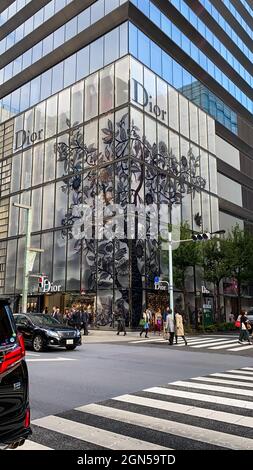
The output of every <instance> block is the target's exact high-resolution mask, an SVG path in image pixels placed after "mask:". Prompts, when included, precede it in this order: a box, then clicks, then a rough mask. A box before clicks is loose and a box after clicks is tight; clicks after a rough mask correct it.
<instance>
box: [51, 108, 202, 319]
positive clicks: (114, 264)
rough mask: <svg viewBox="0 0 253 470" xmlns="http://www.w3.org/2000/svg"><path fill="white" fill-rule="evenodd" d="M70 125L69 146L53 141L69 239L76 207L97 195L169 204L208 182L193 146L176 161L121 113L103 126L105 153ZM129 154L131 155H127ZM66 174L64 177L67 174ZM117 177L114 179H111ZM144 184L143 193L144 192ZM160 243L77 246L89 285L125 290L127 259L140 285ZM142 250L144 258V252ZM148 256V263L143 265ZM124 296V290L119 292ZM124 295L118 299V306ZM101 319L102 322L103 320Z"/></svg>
mask: <svg viewBox="0 0 253 470" xmlns="http://www.w3.org/2000/svg"><path fill="white" fill-rule="evenodd" d="M66 123H67V126H68V128H69V131H68V132H69V144H66V143H64V142H60V143H58V144H57V145H55V153H56V155H57V160H58V161H59V162H63V166H64V172H65V174H64V175H63V176H62V181H63V185H62V187H61V190H62V191H64V192H68V193H69V200H70V204H69V208H68V211H67V213H66V214H65V217H64V218H63V219H62V236H63V237H68V238H73V225H74V223H75V222H76V221H78V220H79V219H80V218H81V215H80V211H79V210H78V207H79V206H80V205H82V204H89V205H90V204H91V203H92V201H94V199H95V196H96V195H99V196H100V197H101V199H102V200H103V203H104V204H105V205H106V206H109V205H110V203H111V202H112V201H113V199H114V201H115V203H117V204H120V205H121V206H122V208H123V209H125V208H126V206H127V204H128V203H132V204H135V205H136V206H138V205H139V204H143V203H145V204H146V205H150V204H153V203H163V204H168V206H172V205H174V204H181V203H182V200H183V198H184V197H185V196H186V195H187V194H192V197H193V198H194V197H195V194H196V193H197V192H200V191H201V190H202V189H204V188H205V186H206V181H205V179H204V178H202V177H200V176H199V175H198V169H199V166H200V156H197V157H196V156H195V155H194V154H193V151H192V149H190V150H189V152H188V154H187V155H186V156H185V155H182V156H181V157H180V158H179V159H177V157H176V156H175V155H174V153H173V152H172V150H169V149H168V147H167V145H166V144H165V143H164V142H163V141H161V142H159V143H158V145H157V144H156V143H153V144H151V143H150V142H149V141H148V139H147V137H145V136H144V137H141V135H140V131H139V129H138V127H137V126H136V125H135V124H134V122H133V121H132V122H131V124H130V125H129V118H128V114H127V113H124V114H123V115H122V117H121V119H120V120H119V121H118V122H116V123H115V129H114V125H113V122H112V121H111V120H110V119H108V122H107V127H106V128H103V129H101V132H102V142H103V151H102V152H99V150H98V149H97V148H96V146H95V145H93V144H91V145H88V146H87V145H86V144H85V142H84V138H83V129H82V127H78V125H77V123H74V125H73V126H71V123H70V122H69V120H67V121H66ZM129 153H130V155H129ZM66 173H67V174H68V176H67V175H66ZM114 180H115V181H114ZM144 182H145V192H144ZM158 248H159V247H158V242H157V241H156V240H147V242H146V247H145V242H144V241H142V240H135V241H133V242H131V246H130V242H129V241H128V240H127V231H125V238H124V239H120V240H119V239H117V238H115V240H114V241H111V240H99V241H97V240H95V239H94V238H93V239H91V240H87V239H83V240H76V242H75V250H76V252H77V253H79V252H80V251H81V250H82V251H83V256H84V259H85V265H86V269H87V271H89V275H88V277H87V276H86V277H87V278H88V281H87V284H88V285H87V287H88V289H91V290H95V289H96V287H97V288H98V289H99V288H102V289H106V288H109V289H111V288H112V286H113V280H114V285H115V288H117V289H118V290H119V291H122V292H123V290H124V289H127V288H128V287H129V286H128V280H126V278H128V276H127V275H128V271H129V258H130V249H131V269H132V270H133V271H134V276H133V279H134V280H135V286H138V288H141V289H142V278H141V276H143V275H145V270H146V272H148V274H149V275H150V276H152V273H157V269H158ZM145 252H146V256H145ZM145 259H146V264H145ZM122 295H123V294H122ZM120 302H121V304H122V299H119V304H120ZM103 321H104V320H103Z"/></svg>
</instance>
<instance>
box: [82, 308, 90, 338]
mask: <svg viewBox="0 0 253 470" xmlns="http://www.w3.org/2000/svg"><path fill="white" fill-rule="evenodd" d="M81 322H82V328H83V334H84V336H88V334H89V332H88V324H89V314H88V311H87V307H86V305H84V306H83V309H82V312H81Z"/></svg>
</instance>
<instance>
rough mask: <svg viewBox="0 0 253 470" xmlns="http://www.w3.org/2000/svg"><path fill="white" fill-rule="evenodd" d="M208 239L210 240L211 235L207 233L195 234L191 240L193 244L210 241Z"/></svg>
mask: <svg viewBox="0 0 253 470" xmlns="http://www.w3.org/2000/svg"><path fill="white" fill-rule="evenodd" d="M210 239H211V233H209V232H204V233H196V234H194V235H193V236H192V240H193V241H194V242H202V241H206V240H210Z"/></svg>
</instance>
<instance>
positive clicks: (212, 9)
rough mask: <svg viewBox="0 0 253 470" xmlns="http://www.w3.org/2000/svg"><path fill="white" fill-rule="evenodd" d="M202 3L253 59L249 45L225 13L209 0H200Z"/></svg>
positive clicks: (250, 58) (231, 37) (251, 59)
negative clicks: (225, 16) (229, 21)
mask: <svg viewBox="0 0 253 470" xmlns="http://www.w3.org/2000/svg"><path fill="white" fill-rule="evenodd" d="M199 1H200V3H201V4H202V5H203V6H204V7H205V9H206V10H207V11H208V13H210V15H211V16H212V17H213V18H214V19H215V21H217V23H218V24H219V26H220V27H221V28H222V29H223V30H224V31H225V32H226V33H227V35H228V36H229V38H230V40H232V41H233V42H234V43H235V44H236V45H237V46H238V47H239V49H241V51H242V52H243V53H244V54H245V55H246V56H247V57H248V59H249V60H250V61H251V62H252V61H253V52H252V51H251V50H250V49H249V48H248V47H247V44H245V43H244V42H243V40H242V38H241V37H240V36H239V35H238V34H237V32H236V31H235V30H234V29H233V28H232V27H231V25H230V24H229V23H228V22H227V21H226V19H225V18H224V16H223V15H221V14H220V13H219V12H218V10H217V9H216V8H215V6H214V5H213V4H212V3H211V2H210V1H209V0H199Z"/></svg>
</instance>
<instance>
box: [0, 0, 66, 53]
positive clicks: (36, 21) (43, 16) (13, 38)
mask: <svg viewBox="0 0 253 470" xmlns="http://www.w3.org/2000/svg"><path fill="white" fill-rule="evenodd" d="M30 1H31V0H17V1H16V2H14V3H12V4H11V5H10V7H9V8H7V9H6V10H5V11H4V12H3V13H1V14H0V21H1V22H2V23H1V24H3V23H4V22H6V21H8V20H9V19H10V17H11V16H13V15H15V14H16V13H18V11H19V10H20V9H21V8H23V7H24V6H25V5H26V4H28V3H29V2H30ZM72 1H73V0H51V2H49V3H48V4H47V5H45V6H44V7H43V8H41V9H40V10H39V11H37V12H36V13H35V14H34V15H32V16H30V18H28V20H26V21H24V22H23V23H22V24H21V25H20V26H18V27H17V28H16V29H15V30H13V31H12V32H11V33H10V34H8V35H7V36H5V37H4V38H3V39H2V40H1V41H0V54H3V53H4V52H6V51H7V50H8V49H10V48H11V47H12V46H14V45H15V44H16V43H18V42H19V41H21V40H22V39H24V38H25V36H27V35H28V34H30V33H31V32H32V31H34V30H35V29H36V28H38V27H39V26H41V25H42V24H43V23H44V22H45V21H47V20H48V19H49V18H51V17H52V16H54V15H55V14H56V13H57V12H58V11H60V10H61V9H62V8H64V7H65V6H66V5H68V4H69V3H71V2H72ZM15 6H16V9H15V8H14V7H15ZM10 8H11V12H12V15H11V16H9V17H8V15H6V12H7V10H9V9H10ZM14 11H15V13H13V12H14Z"/></svg>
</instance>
